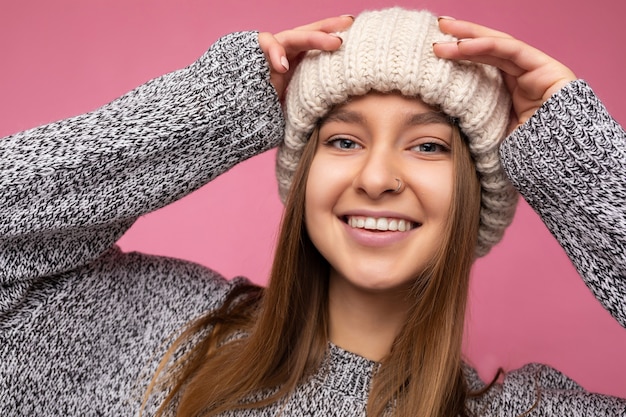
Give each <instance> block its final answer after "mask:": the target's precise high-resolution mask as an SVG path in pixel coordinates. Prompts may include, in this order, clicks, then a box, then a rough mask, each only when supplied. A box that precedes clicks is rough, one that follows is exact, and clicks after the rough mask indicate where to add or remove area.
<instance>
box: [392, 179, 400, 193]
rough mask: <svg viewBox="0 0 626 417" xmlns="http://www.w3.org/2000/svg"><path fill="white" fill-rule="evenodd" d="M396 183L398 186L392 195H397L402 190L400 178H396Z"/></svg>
mask: <svg viewBox="0 0 626 417" xmlns="http://www.w3.org/2000/svg"><path fill="white" fill-rule="evenodd" d="M396 181H398V186H397V187H396V189H395V190H393V192H394V193H399V192H400V190H401V189H402V180H401V179H400V178H396Z"/></svg>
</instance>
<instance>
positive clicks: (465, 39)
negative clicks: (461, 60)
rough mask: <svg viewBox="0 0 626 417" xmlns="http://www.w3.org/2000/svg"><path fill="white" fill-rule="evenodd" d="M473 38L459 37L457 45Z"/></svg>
mask: <svg viewBox="0 0 626 417" xmlns="http://www.w3.org/2000/svg"><path fill="white" fill-rule="evenodd" d="M471 40H472V38H463V39H459V40H458V41H456V44H457V45H460V44H461V43H463V42H467V41H471Z"/></svg>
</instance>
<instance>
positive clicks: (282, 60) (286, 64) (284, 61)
mask: <svg viewBox="0 0 626 417" xmlns="http://www.w3.org/2000/svg"><path fill="white" fill-rule="evenodd" d="M280 63H281V65H282V66H283V67H284V68H285V69H286V70H289V61H288V60H287V57H286V56H281V57H280Z"/></svg>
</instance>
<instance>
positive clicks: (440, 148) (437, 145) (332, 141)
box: [324, 137, 450, 153]
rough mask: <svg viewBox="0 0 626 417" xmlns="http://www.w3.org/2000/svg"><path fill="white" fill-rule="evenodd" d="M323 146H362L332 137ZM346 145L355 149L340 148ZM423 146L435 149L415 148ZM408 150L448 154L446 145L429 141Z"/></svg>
mask: <svg viewBox="0 0 626 417" xmlns="http://www.w3.org/2000/svg"><path fill="white" fill-rule="evenodd" d="M324 144H325V145H326V146H330V147H333V148H335V149H340V150H354V149H361V148H362V146H361V145H359V144H358V143H357V142H356V141H355V140H352V139H349V138H345V137H332V138H330V139H328V140H327V141H326V142H324ZM344 144H347V145H351V146H357V147H356V148H353V147H342V145H344ZM424 146H432V147H433V148H435V149H434V150H430V151H428V150H424V149H422V150H419V149H417V148H422V147H424ZM410 149H412V150H413V149H415V150H416V151H417V152H422V153H437V152H443V153H448V152H450V147H449V146H448V145H446V144H443V143H439V142H435V141H430V142H423V143H420V144H417V145H415V146H412V147H411V148H410Z"/></svg>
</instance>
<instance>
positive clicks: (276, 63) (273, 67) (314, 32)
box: [259, 16, 354, 101]
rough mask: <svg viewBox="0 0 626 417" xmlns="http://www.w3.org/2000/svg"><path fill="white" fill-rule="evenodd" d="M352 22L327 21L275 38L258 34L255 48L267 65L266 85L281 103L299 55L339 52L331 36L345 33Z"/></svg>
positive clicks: (345, 18) (336, 39) (343, 19)
mask: <svg viewBox="0 0 626 417" xmlns="http://www.w3.org/2000/svg"><path fill="white" fill-rule="evenodd" d="M353 21H354V18H353V17H352V16H339V17H331V18H328V19H324V20H319V21H317V22H313V23H310V24H308V25H304V26H299V27H297V28H294V29H290V30H285V31H283V32H279V33H276V34H272V33H269V32H262V33H259V45H260V46H261V49H262V50H263V53H264V54H265V57H266V59H267V62H268V63H269V65H270V82H271V83H272V85H273V86H274V88H275V89H276V92H277V93H278V96H279V97H280V99H281V101H282V100H283V96H284V93H285V89H286V88H287V84H289V80H290V79H291V75H292V74H293V71H294V69H295V68H296V66H297V65H298V63H299V62H300V59H301V58H302V56H303V54H304V53H305V52H307V51H309V50H312V49H319V50H322V51H335V50H337V49H339V47H340V46H341V42H342V41H341V38H339V37H338V36H336V35H334V34H333V33H334V32H340V31H343V30H346V29H348V28H349V27H350V26H351V25H352V22H353Z"/></svg>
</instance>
